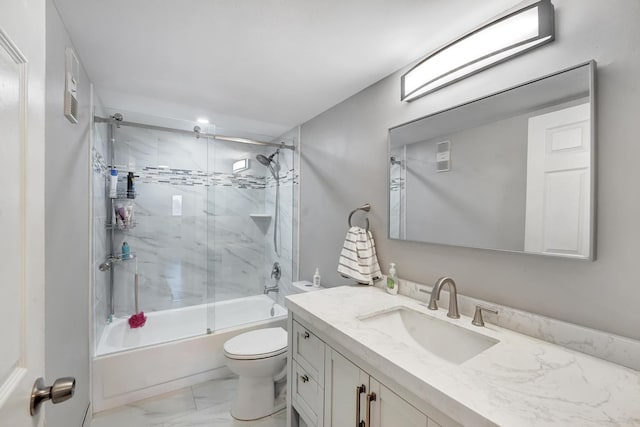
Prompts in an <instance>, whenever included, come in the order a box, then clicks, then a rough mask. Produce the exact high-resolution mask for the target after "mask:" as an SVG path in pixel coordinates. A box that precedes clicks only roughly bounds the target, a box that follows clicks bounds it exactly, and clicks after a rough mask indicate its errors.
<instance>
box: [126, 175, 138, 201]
mask: <svg viewBox="0 0 640 427" xmlns="http://www.w3.org/2000/svg"><path fill="white" fill-rule="evenodd" d="M135 179H136V176H135V175H134V174H133V172H129V173H128V174H127V198H128V199H135V198H136V183H135Z"/></svg>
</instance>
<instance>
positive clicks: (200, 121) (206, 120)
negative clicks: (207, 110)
mask: <svg viewBox="0 0 640 427" xmlns="http://www.w3.org/2000/svg"><path fill="white" fill-rule="evenodd" d="M196 121H197V122H198V123H200V124H201V125H208V124H209V119H205V118H202V117H201V118H199V119H198V120H196Z"/></svg>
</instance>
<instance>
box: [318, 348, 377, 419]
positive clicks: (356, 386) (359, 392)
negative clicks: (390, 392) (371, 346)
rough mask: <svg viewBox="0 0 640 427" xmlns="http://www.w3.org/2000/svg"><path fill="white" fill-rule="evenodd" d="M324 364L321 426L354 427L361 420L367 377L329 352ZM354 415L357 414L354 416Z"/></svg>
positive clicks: (336, 354) (351, 364)
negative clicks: (323, 410)
mask: <svg viewBox="0 0 640 427" xmlns="http://www.w3.org/2000/svg"><path fill="white" fill-rule="evenodd" d="M327 356H328V357H327V360H326V363H325V370H324V371H325V396H324V402H325V414H324V425H325V427H343V426H349V427H350V426H355V425H357V424H358V423H356V419H357V420H358V422H359V421H362V420H364V419H365V412H364V411H365V396H366V393H368V392H369V375H368V374H367V373H366V372H364V371H362V370H361V369H360V368H358V367H357V366H356V365H354V364H353V363H351V362H350V361H349V360H348V359H347V358H346V357H344V356H343V355H341V354H340V353H338V352H337V351H335V350H333V349H331V350H330V351H329V352H328V353H327ZM358 412H359V413H360V415H359V416H358Z"/></svg>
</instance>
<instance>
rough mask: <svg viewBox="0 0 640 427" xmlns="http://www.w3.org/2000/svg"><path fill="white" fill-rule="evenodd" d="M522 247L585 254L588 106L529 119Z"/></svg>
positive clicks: (588, 228) (588, 202)
mask: <svg viewBox="0 0 640 427" xmlns="http://www.w3.org/2000/svg"><path fill="white" fill-rule="evenodd" d="M528 135H529V136H528V145H527V207H526V219H525V243H524V249H525V252H533V253H542V254H548V255H564V256H572V255H573V256H577V257H587V256H589V232H590V216H591V210H590V209H591V208H590V207H591V199H590V197H591V188H590V187H591V179H590V176H591V125H590V105H589V104H588V103H587V104H581V105H577V106H574V107H570V108H565V109H562V110H558V111H554V112H551V113H547V114H542V115H539V116H535V117H531V118H530V119H529V132H528Z"/></svg>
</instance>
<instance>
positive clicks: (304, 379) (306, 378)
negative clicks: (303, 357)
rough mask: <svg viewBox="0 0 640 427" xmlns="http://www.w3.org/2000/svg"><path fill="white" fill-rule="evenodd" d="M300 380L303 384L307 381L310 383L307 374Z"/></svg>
mask: <svg viewBox="0 0 640 427" xmlns="http://www.w3.org/2000/svg"><path fill="white" fill-rule="evenodd" d="M300 379H301V380H302V382H303V383H306V382H307V381H309V377H308V376H307V375H306V374H305V375H303V376H301V377H300Z"/></svg>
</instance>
